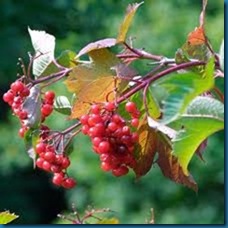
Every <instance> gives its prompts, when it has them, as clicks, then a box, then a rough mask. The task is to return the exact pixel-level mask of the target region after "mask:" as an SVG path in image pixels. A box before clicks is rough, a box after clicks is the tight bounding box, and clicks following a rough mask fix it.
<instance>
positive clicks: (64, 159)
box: [61, 157, 70, 169]
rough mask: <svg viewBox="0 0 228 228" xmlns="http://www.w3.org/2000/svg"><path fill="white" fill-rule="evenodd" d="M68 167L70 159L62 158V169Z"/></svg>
mask: <svg viewBox="0 0 228 228" xmlns="http://www.w3.org/2000/svg"><path fill="white" fill-rule="evenodd" d="M69 166H70V159H69V158H68V157H64V158H63V159H62V164H61V167H62V169H66V168H68V167H69Z"/></svg>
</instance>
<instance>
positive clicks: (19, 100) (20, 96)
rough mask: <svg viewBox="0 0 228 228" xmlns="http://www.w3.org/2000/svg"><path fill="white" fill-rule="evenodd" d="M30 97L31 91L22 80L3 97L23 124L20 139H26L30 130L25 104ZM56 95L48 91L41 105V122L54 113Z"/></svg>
mask: <svg viewBox="0 0 228 228" xmlns="http://www.w3.org/2000/svg"><path fill="white" fill-rule="evenodd" d="M29 95H30V89H29V88H28V87H27V86H26V85H25V84H24V83H23V82H22V81H20V80H17V81H15V82H13V83H12V84H11V86H10V89H9V90H8V91H7V92H6V93H5V94H4V95H3V100H4V101H5V102H6V103H8V104H9V105H10V107H11V109H12V111H13V113H14V115H16V116H17V117H18V118H19V119H20V123H21V128H20V130H19V132H18V134H19V136H20V137H22V138H23V137H24V135H25V132H26V131H27V130H28V128H29V127H28V126H27V125H26V124H25V121H26V120H27V119H28V118H29V113H28V112H27V111H26V110H25V109H24V107H23V104H24V103H25V100H26V98H27V97H28V96H29ZM54 98H55V93H54V92H52V91H47V92H46V93H45V94H44V96H43V99H42V105H41V107H40V108H41V115H42V116H41V122H44V120H45V118H46V117H47V116H49V115H50V114H51V113H52V111H53V104H54Z"/></svg>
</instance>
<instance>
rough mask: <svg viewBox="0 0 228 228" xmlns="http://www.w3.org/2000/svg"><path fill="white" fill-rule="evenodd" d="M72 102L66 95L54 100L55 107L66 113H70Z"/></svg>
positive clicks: (58, 110)
mask: <svg viewBox="0 0 228 228" xmlns="http://www.w3.org/2000/svg"><path fill="white" fill-rule="evenodd" d="M71 108H72V107H71V104H70V101H69V100H68V98H67V97H66V96H58V97H56V99H55V102H54V109H55V110H56V111H57V112H59V113H62V114H64V115H70V113H71Z"/></svg>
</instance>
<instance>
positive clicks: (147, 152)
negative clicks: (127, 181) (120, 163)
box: [134, 120, 157, 178]
mask: <svg viewBox="0 0 228 228" xmlns="http://www.w3.org/2000/svg"><path fill="white" fill-rule="evenodd" d="M138 134H139V144H138V147H137V148H136V152H135V158H136V161H137V165H136V167H134V172H135V174H136V177H137V178H139V177H141V176H143V175H145V174H146V173H147V172H148V171H149V170H150V168H151V166H152V164H153V160H154V156H155V153H156V148H157V135H156V132H155V130H154V129H152V128H150V127H149V126H148V124H147V121H146V120H143V121H142V123H141V125H140V126H139V129H138Z"/></svg>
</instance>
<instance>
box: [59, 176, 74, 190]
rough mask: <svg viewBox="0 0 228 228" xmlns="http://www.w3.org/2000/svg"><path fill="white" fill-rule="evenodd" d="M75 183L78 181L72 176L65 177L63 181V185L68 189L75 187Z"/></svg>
mask: <svg viewBox="0 0 228 228" xmlns="http://www.w3.org/2000/svg"><path fill="white" fill-rule="evenodd" d="M75 185H76V181H75V180H74V179H73V178H70V177H68V178H65V179H64V180H63V182H62V186H63V187H64V188H67V189H70V188H73V187H75Z"/></svg>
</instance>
